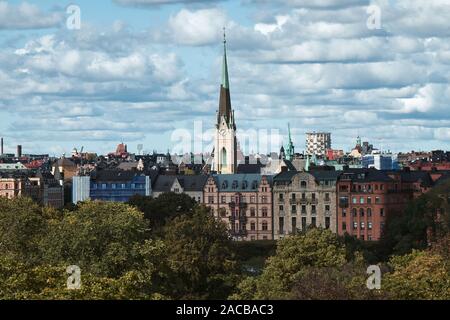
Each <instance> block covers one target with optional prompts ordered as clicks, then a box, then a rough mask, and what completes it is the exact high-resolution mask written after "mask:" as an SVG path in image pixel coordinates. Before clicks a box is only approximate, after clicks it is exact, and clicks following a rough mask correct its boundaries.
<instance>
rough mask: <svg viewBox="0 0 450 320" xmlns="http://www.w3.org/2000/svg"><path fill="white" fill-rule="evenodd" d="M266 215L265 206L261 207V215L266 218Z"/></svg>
mask: <svg viewBox="0 0 450 320" xmlns="http://www.w3.org/2000/svg"><path fill="white" fill-rule="evenodd" d="M267 215H268V210H267V208H266V207H264V208H262V216H263V218H267Z"/></svg>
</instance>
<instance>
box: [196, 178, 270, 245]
mask: <svg viewBox="0 0 450 320" xmlns="http://www.w3.org/2000/svg"><path fill="white" fill-rule="evenodd" d="M204 204H205V205H206V206H207V207H209V208H211V212H212V213H213V214H214V216H215V217H217V218H218V219H222V221H223V222H225V223H226V225H227V226H228V229H229V230H230V235H231V236H232V237H233V239H234V240H238V241H254V240H271V239H273V237H272V230H273V229H272V188H271V177H270V176H263V175H260V174H221V175H212V176H210V177H209V178H208V181H207V182H206V185H205V188H204Z"/></svg>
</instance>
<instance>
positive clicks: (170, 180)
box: [153, 175, 208, 192]
mask: <svg viewBox="0 0 450 320" xmlns="http://www.w3.org/2000/svg"><path fill="white" fill-rule="evenodd" d="M175 180H178V182H179V183H180V185H181V187H182V188H183V190H184V191H187V192H189V191H203V188H204V187H205V184H206V181H207V180H208V176H207V175H192V176H188V175H186V176H164V175H160V176H159V177H158V178H157V179H156V183H155V185H154V187H153V191H155V192H170V189H171V187H172V185H173V184H174V182H175Z"/></svg>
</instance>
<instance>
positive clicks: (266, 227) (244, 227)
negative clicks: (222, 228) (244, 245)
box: [231, 221, 269, 232]
mask: <svg viewBox="0 0 450 320" xmlns="http://www.w3.org/2000/svg"><path fill="white" fill-rule="evenodd" d="M239 226H240V228H239ZM256 227H257V226H256V223H255V222H252V223H250V230H249V231H258V230H257V228H256ZM231 230H232V231H234V232H236V230H247V224H246V223H242V224H240V225H239V223H236V224H234V226H231ZM261 231H269V223H268V222H267V221H262V222H261Z"/></svg>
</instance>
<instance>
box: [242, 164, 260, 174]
mask: <svg viewBox="0 0 450 320" xmlns="http://www.w3.org/2000/svg"><path fill="white" fill-rule="evenodd" d="M262 167H263V165H262V164H260V163H252V164H250V163H241V164H240V165H238V167H237V173H247V174H249V173H261V168H262Z"/></svg>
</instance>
